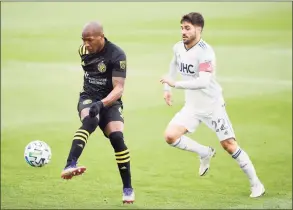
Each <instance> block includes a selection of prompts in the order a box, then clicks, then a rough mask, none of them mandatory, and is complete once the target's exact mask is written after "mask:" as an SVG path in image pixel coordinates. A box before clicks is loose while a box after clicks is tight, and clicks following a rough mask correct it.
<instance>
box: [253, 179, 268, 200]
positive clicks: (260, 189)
mask: <svg viewBox="0 0 293 210" xmlns="http://www.w3.org/2000/svg"><path fill="white" fill-rule="evenodd" d="M265 191H266V190H265V187H264V186H263V184H262V183H261V182H258V183H256V184H255V185H253V186H251V194H250V197H251V198H257V197H260V196H262V195H264V194H265Z"/></svg>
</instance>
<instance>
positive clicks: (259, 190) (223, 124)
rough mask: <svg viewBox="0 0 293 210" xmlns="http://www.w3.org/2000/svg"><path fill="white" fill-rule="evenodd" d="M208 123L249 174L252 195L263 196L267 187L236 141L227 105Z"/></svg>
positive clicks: (243, 169) (226, 148) (215, 113)
mask: <svg viewBox="0 0 293 210" xmlns="http://www.w3.org/2000/svg"><path fill="white" fill-rule="evenodd" d="M208 125H209V127H210V128H212V129H213V130H214V131H215V132H216V134H217V136H218V138H219V140H220V142H221V145H222V147H223V148H224V149H225V150H226V151H227V152H228V153H229V154H230V155H231V156H232V158H234V159H235V160H236V162H237V163H238V165H239V166H240V168H241V169H242V171H243V172H244V173H245V174H246V175H247V177H248V179H249V182H250V186H251V194H250V197H259V196H262V195H263V194H264V193H265V188H264V186H263V184H262V183H261V182H260V180H259V178H258V176H257V174H256V171H255V168H254V166H253V164H252V162H251V160H250V158H249V156H248V155H247V153H246V152H245V151H244V150H243V149H241V148H240V146H239V145H238V144H237V142H236V138H235V133H234V130H233V127H232V123H231V122H230V119H229V117H228V115H227V112H226V109H225V105H223V106H221V107H219V108H218V109H217V110H216V111H215V112H214V114H213V116H212V118H211V120H210V121H209V123H208Z"/></svg>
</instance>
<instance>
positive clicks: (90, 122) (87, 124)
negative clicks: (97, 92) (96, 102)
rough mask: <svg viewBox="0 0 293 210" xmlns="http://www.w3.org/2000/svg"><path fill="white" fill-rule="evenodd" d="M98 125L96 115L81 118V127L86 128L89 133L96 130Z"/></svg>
mask: <svg viewBox="0 0 293 210" xmlns="http://www.w3.org/2000/svg"><path fill="white" fill-rule="evenodd" d="M98 125H99V120H98V118H96V117H93V118H92V117H89V116H86V117H85V118H84V119H83V120H82V127H83V128H84V129H85V130H87V131H88V132H89V133H92V132H94V131H95V130H96V128H97V127H98Z"/></svg>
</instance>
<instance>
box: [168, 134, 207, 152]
mask: <svg viewBox="0 0 293 210" xmlns="http://www.w3.org/2000/svg"><path fill="white" fill-rule="evenodd" d="M170 145H171V146H173V147H177V148H179V149H182V150H187V151H190V152H194V153H197V154H198V155H199V156H200V157H206V156H207V155H208V154H209V151H210V149H209V147H207V146H204V145H201V144H199V143H197V142H196V141H194V140H192V139H191V138H189V137H187V136H181V137H180V138H179V139H177V140H176V141H175V142H174V143H172V144H170Z"/></svg>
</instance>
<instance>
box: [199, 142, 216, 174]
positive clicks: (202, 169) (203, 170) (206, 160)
mask: <svg viewBox="0 0 293 210" xmlns="http://www.w3.org/2000/svg"><path fill="white" fill-rule="evenodd" d="M215 154H216V150H215V149H214V148H212V147H209V154H208V156H206V157H203V158H202V157H201V158H200V166H199V172H198V173H199V175H200V176H204V175H206V174H207V172H208V170H209V168H210V162H211V159H212V157H214V156H215Z"/></svg>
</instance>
